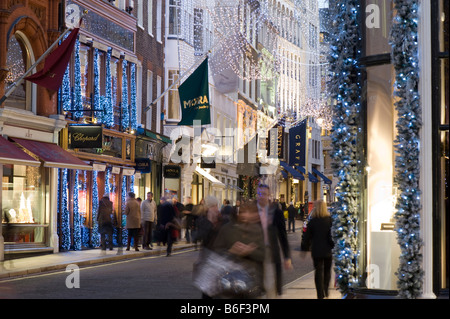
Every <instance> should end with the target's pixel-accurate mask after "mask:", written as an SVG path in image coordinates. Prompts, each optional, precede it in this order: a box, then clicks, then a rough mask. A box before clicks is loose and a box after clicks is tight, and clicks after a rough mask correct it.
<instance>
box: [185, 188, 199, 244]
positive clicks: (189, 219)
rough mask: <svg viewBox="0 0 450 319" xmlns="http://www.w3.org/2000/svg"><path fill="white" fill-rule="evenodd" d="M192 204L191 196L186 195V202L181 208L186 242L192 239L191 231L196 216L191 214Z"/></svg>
mask: <svg viewBox="0 0 450 319" xmlns="http://www.w3.org/2000/svg"><path fill="white" fill-rule="evenodd" d="M193 209H194V204H192V198H191V197H189V196H188V197H186V204H185V205H184V210H183V215H184V216H183V222H182V224H183V226H184V228H185V238H186V242H187V243H190V242H191V240H192V231H193V230H194V227H195V218H196V216H195V215H194V214H193V212H192V211H193Z"/></svg>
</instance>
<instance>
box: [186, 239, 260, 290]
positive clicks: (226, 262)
mask: <svg viewBox="0 0 450 319" xmlns="http://www.w3.org/2000/svg"><path fill="white" fill-rule="evenodd" d="M192 277H193V278H192V279H193V285H194V286H195V287H197V288H198V289H200V290H201V291H202V292H203V293H204V294H206V295H208V296H210V297H223V298H255V297H258V296H260V295H261V294H262V292H263V283H262V280H261V278H260V276H258V274H257V273H256V271H255V270H254V269H252V267H249V265H248V264H247V263H246V262H244V261H243V260H237V259H236V258H234V257H233V256H231V255H229V254H218V253H216V252H214V251H212V250H209V249H206V248H204V249H203V250H202V251H201V252H200V256H199V259H198V260H197V261H196V262H195V263H194V267H193V273H192Z"/></svg>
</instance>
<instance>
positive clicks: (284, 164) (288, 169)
mask: <svg viewBox="0 0 450 319" xmlns="http://www.w3.org/2000/svg"><path fill="white" fill-rule="evenodd" d="M280 164H281V166H283V168H284V169H285V170H286V171H288V172H289V173H290V174H291V175H292V177H294V178H295V179H299V180H302V181H304V180H305V177H303V175H302V174H300V173H299V172H298V171H296V170H295V169H293V168H292V167H290V166H289V165H288V164H287V163H286V162H283V161H280Z"/></svg>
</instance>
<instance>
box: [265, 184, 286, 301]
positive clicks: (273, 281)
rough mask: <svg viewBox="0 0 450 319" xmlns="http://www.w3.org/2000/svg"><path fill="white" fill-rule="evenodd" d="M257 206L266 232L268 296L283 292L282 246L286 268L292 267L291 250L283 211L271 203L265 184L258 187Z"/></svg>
mask: <svg viewBox="0 0 450 319" xmlns="http://www.w3.org/2000/svg"><path fill="white" fill-rule="evenodd" d="M256 194H257V199H256V200H257V206H258V211H259V216H260V218H261V224H262V228H263V233H264V242H265V245H266V254H265V257H266V258H265V261H264V281H265V283H264V287H265V290H266V294H267V297H268V298H275V297H276V296H277V295H281V294H282V283H283V282H282V263H281V254H280V248H281V251H282V253H283V257H284V263H283V264H284V269H286V270H290V269H292V261H291V251H290V247H289V242H288V239H287V233H286V222H285V219H284V215H283V212H282V211H281V210H280V209H279V208H278V206H277V205H276V204H272V205H269V197H270V189H269V186H267V185H265V184H260V185H259V186H258V188H257V192H256Z"/></svg>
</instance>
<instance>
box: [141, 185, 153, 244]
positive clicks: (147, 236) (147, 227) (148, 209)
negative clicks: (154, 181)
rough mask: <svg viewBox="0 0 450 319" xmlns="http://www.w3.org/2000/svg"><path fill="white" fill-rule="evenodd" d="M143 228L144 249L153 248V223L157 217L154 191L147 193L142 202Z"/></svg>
mask: <svg viewBox="0 0 450 319" xmlns="http://www.w3.org/2000/svg"><path fill="white" fill-rule="evenodd" d="M141 218H142V228H143V230H144V233H143V238H142V249H145V250H152V249H153V245H152V239H153V225H154V222H155V219H156V202H155V201H154V200H153V193H152V192H148V193H147V199H146V200H144V201H143V202H142V203H141Z"/></svg>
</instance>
